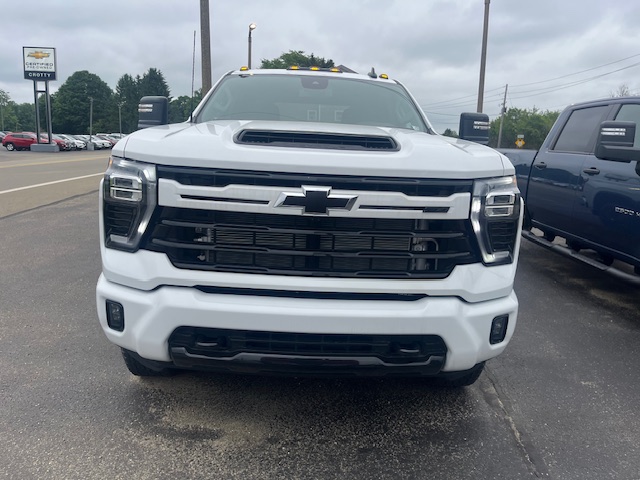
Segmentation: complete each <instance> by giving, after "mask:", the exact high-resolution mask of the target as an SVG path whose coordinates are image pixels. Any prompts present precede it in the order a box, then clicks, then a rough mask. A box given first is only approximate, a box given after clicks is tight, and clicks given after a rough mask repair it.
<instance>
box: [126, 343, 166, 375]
mask: <svg viewBox="0 0 640 480" xmlns="http://www.w3.org/2000/svg"><path fill="white" fill-rule="evenodd" d="M121 351H122V358H123V359H124V363H125V365H126V366H127V368H128V369H129V372H131V373H132V374H133V375H136V376H137V377H170V376H172V375H174V374H175V372H174V371H173V370H171V369H170V368H160V369H153V368H149V367H148V366H146V365H144V364H143V363H142V362H140V360H138V358H139V357H138V356H137V355H136V354H134V353H133V352H130V351H129V350H125V349H124V348H122V349H121Z"/></svg>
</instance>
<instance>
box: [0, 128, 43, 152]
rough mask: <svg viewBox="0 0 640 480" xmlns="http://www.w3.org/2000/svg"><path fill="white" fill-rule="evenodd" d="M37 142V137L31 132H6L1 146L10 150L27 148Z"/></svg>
mask: <svg viewBox="0 0 640 480" xmlns="http://www.w3.org/2000/svg"><path fill="white" fill-rule="evenodd" d="M37 142H38V139H37V137H36V134H35V133H33V132H18V133H7V135H6V136H5V137H4V138H3V139H2V146H3V147H5V148H6V149H7V150H9V151H10V152H12V151H14V150H29V147H30V146H31V145H32V144H34V143H37Z"/></svg>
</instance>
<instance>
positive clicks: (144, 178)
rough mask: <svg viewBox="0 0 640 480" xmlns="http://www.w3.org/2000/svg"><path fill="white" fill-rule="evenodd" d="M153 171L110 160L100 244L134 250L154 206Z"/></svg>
mask: <svg viewBox="0 0 640 480" xmlns="http://www.w3.org/2000/svg"><path fill="white" fill-rule="evenodd" d="M156 192H157V180H156V167H155V165H151V164H148V163H140V162H133V161H130V160H124V159H121V158H113V157H112V158H111V159H110V160H109V168H108V169H107V171H106V173H105V175H104V182H103V191H102V198H103V205H102V208H103V221H104V236H105V238H104V241H105V245H106V246H107V247H109V248H117V249H121V250H127V251H135V250H137V249H138V246H139V244H140V240H141V238H142V235H143V234H144V232H145V230H146V228H147V225H148V224H149V220H150V219H151V215H152V214H153V210H154V208H155V206H156V203H157V193H156Z"/></svg>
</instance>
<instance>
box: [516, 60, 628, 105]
mask: <svg viewBox="0 0 640 480" xmlns="http://www.w3.org/2000/svg"><path fill="white" fill-rule="evenodd" d="M638 65H640V62H637V63H634V64H632V65H628V66H626V67H622V68H618V69H617V70H613V71H611V72H606V73H602V74H600V75H595V76H593V77H589V78H584V79H582V80H576V81H575V82H570V83H565V84H560V85H555V86H551V87H544V88H540V89H534V90H526V91H523V92H516V95H517V96H514V97H510V98H514V99H516V100H517V99H520V98H528V97H535V96H537V95H544V94H545V93H552V92H556V91H558V90H563V89H565V88H569V87H575V86H576V85H582V84H583V83H587V82H591V81H593V80H597V79H598V78H602V77H606V76H607V75H611V74H614V73H618V72H621V71H623V70H627V69H629V68H633V67H637V66H638ZM534 92H536V93H534ZM522 93H531V95H520V94H522Z"/></svg>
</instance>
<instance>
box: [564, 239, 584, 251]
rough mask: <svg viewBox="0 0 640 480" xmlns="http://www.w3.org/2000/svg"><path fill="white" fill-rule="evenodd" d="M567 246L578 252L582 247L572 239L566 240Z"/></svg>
mask: <svg viewBox="0 0 640 480" xmlns="http://www.w3.org/2000/svg"><path fill="white" fill-rule="evenodd" d="M567 247H569V248H570V249H571V250H573V251H574V252H579V251H580V250H581V249H582V245H580V244H579V243H578V242H576V241H574V240H567Z"/></svg>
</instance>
